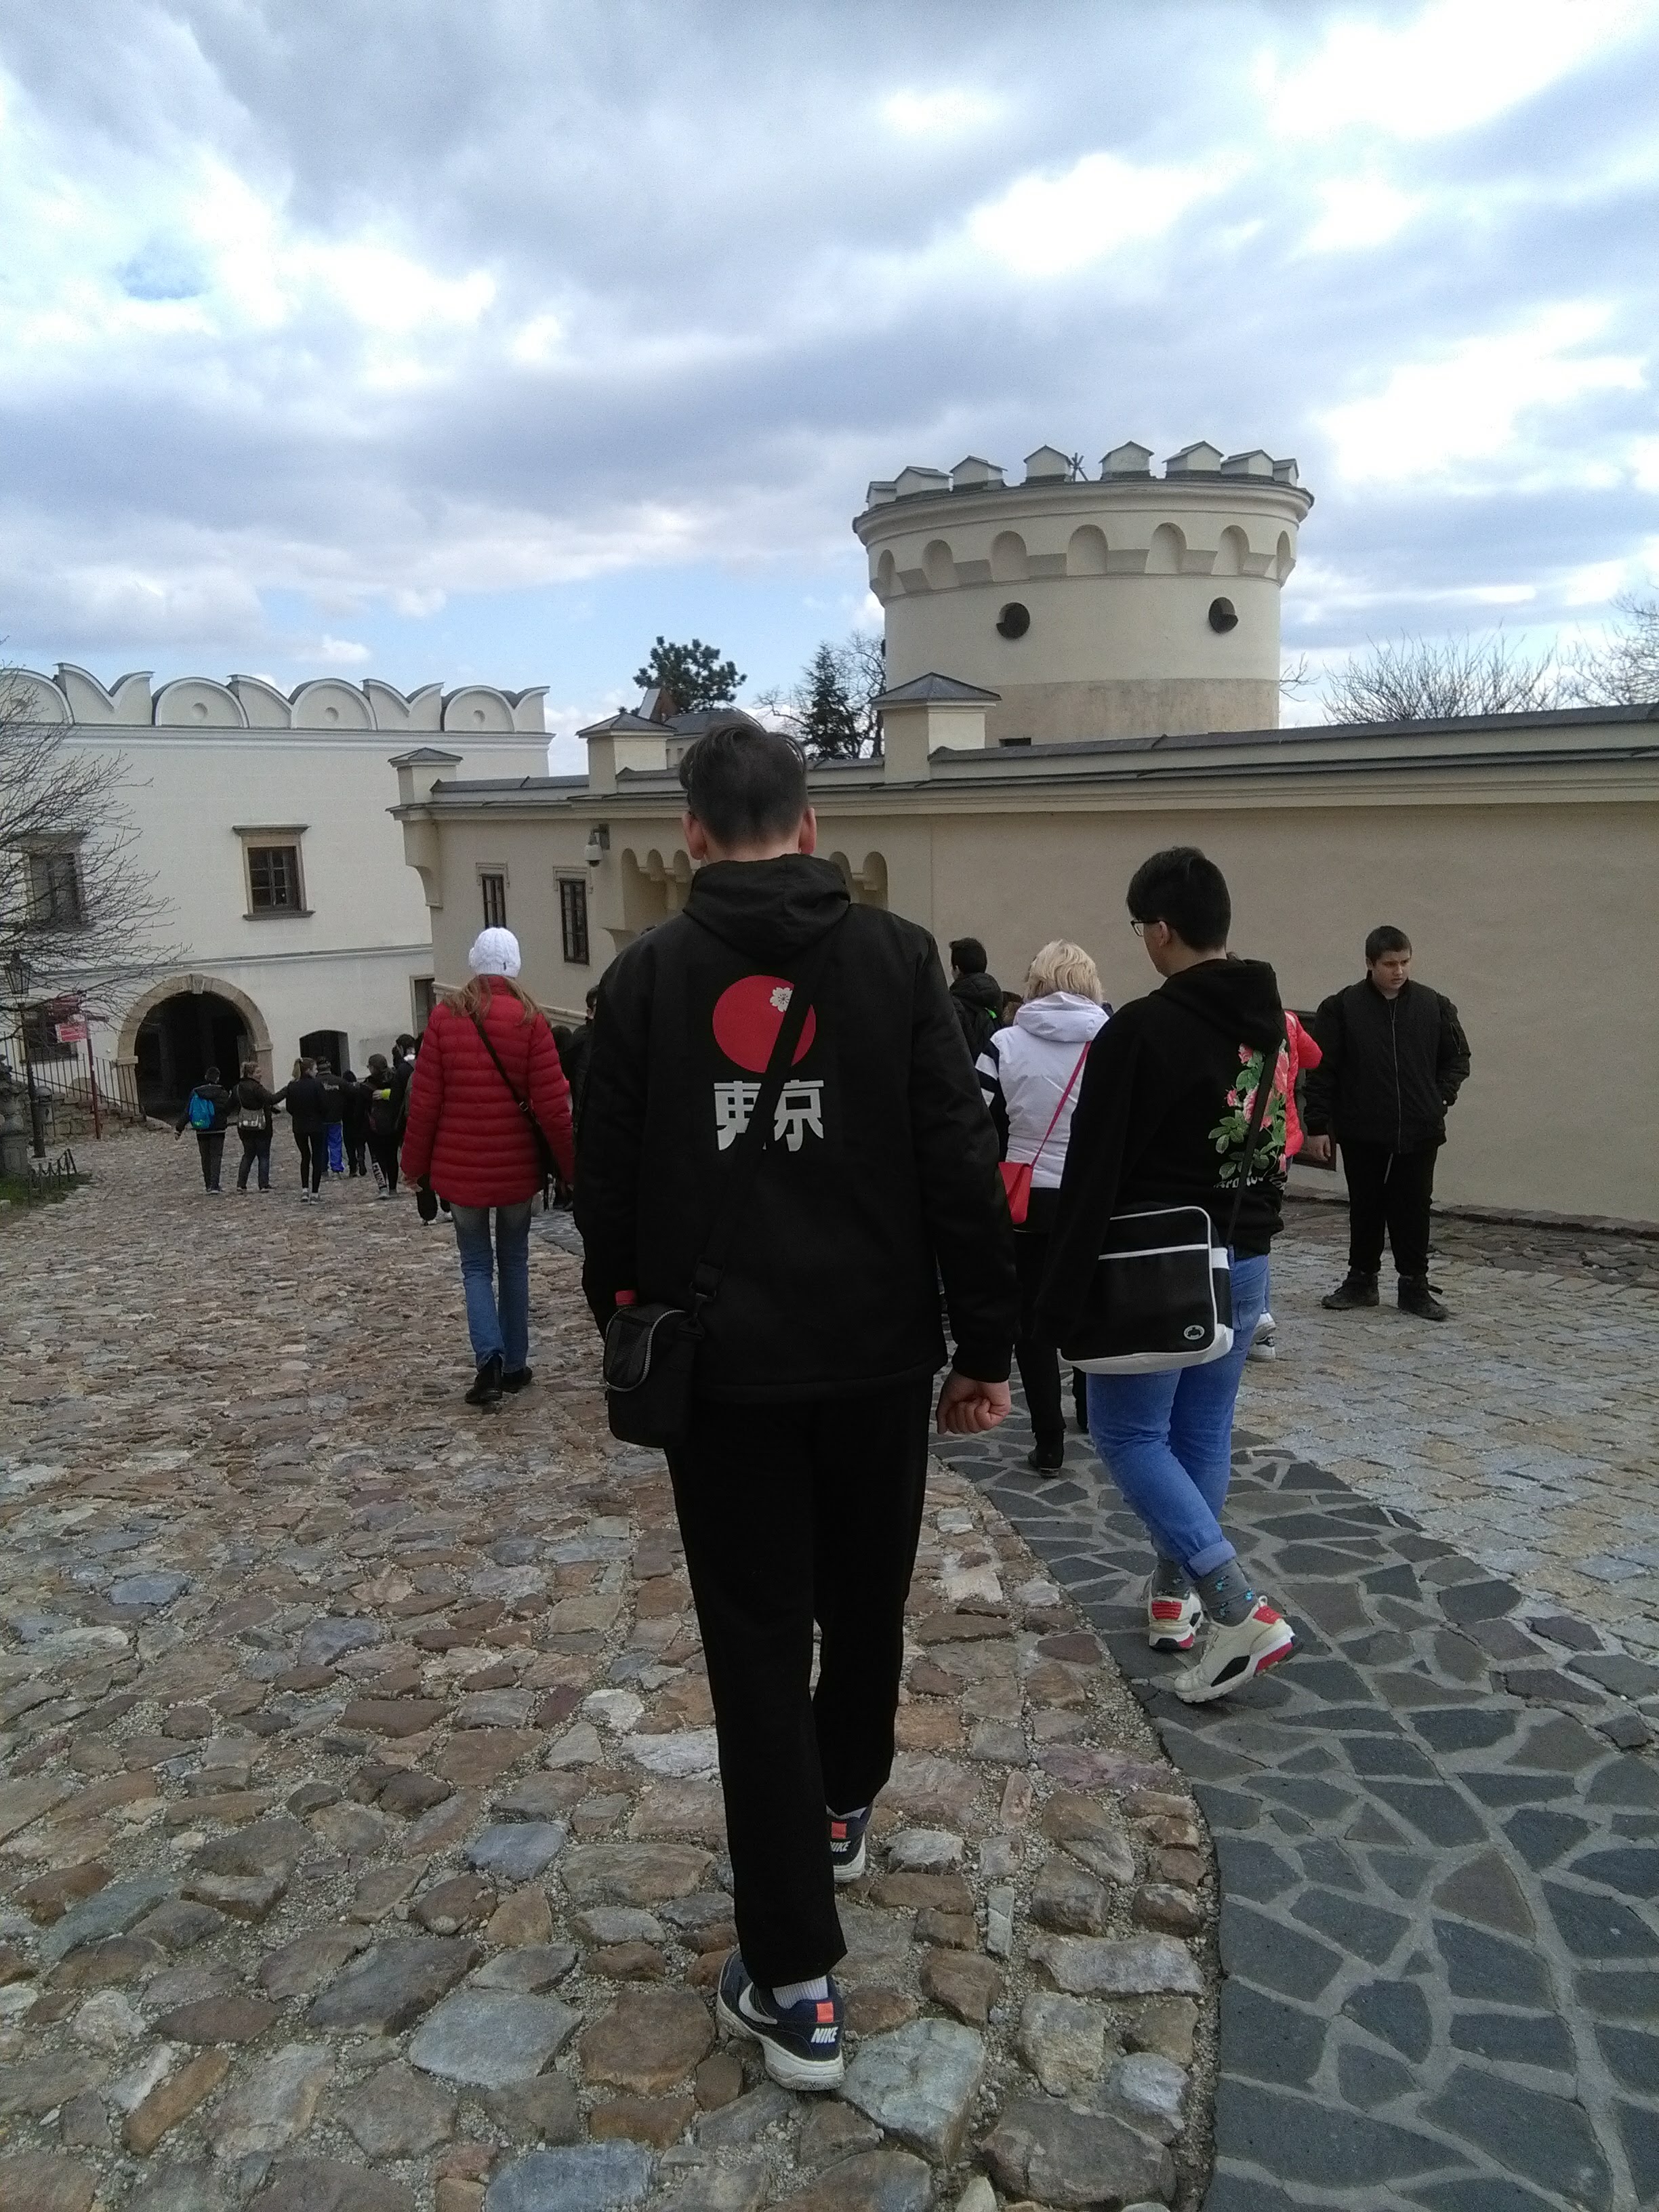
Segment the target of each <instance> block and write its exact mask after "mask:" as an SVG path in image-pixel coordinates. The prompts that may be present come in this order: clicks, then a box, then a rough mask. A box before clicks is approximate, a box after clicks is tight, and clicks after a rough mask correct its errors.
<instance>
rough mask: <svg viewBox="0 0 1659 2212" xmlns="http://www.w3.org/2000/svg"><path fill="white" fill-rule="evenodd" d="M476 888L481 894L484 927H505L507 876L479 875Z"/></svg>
mask: <svg viewBox="0 0 1659 2212" xmlns="http://www.w3.org/2000/svg"><path fill="white" fill-rule="evenodd" d="M478 888H479V890H481V891H482V892H483V924H484V927H485V928H486V929H505V928H506V927H507V878H506V877H505V876H504V875H480V877H479V878H478Z"/></svg>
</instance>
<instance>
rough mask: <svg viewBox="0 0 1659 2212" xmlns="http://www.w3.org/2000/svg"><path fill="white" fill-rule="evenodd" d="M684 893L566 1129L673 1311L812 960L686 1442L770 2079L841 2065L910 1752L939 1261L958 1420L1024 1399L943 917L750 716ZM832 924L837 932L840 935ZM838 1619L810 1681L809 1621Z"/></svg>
mask: <svg viewBox="0 0 1659 2212" xmlns="http://www.w3.org/2000/svg"><path fill="white" fill-rule="evenodd" d="M680 777H681V781H682V783H683V784H684V787H685V792H686V807H687V812H686V816H685V836H686V843H687V846H688V848H689V849H690V854H691V856H692V858H693V860H698V861H702V862H704V863H705V864H706V865H704V866H702V867H701V868H700V870H699V872H697V874H696V876H695V877H694V878H693V880H692V884H691V889H690V894H689V896H688V898H687V901H686V904H685V908H684V911H683V912H682V913H680V914H678V915H674V916H673V917H671V919H670V920H669V921H665V922H663V923H661V924H659V926H658V927H656V928H655V929H653V930H652V931H650V932H649V933H648V934H646V935H643V936H641V937H640V938H638V939H635V942H634V943H633V944H631V945H629V946H628V948H627V949H626V950H625V951H623V954H622V955H621V957H619V958H618V959H617V961H616V962H615V963H614V964H613V965H612V967H611V969H610V970H609V972H608V973H607V975H605V981H604V986H603V988H602V990H601V992H600V994H599V1004H598V1007H597V1010H596V1013H595V1018H594V1030H593V1049H592V1060H591V1062H590V1064H589V1067H588V1073H587V1085H586V1101H585V1105H584V1110H583V1114H582V1122H581V1133H580V1143H579V1146H578V1153H577V1170H576V1186H575V1212H576V1222H577V1225H578V1227H579V1228H580V1231H581V1234H582V1238H583V1243H584V1247H585V1251H586V1259H585V1263H584V1268H583V1285H584V1287H585V1289H586V1293H587V1297H588V1299H589V1302H590V1304H592V1310H593V1315H594V1318H595V1320H596V1321H597V1322H599V1325H600V1327H601V1328H603V1327H604V1326H605V1323H606V1322H607V1321H608V1320H609V1319H610V1317H611V1314H612V1313H613V1311H614V1310H615V1309H616V1306H617V1304H618V1303H619V1302H620V1303H623V1304H626V1303H629V1302H631V1301H632V1300H634V1299H635V1298H637V1299H639V1300H641V1301H652V1300H657V1299H661V1300H665V1301H667V1302H669V1303H671V1304H678V1305H685V1304H689V1303H690V1292H691V1277H692V1274H693V1271H694V1269H695V1267H696V1262H697V1260H698V1256H699V1254H700V1252H701V1250H702V1247H703V1244H704V1242H705V1240H706V1238H707V1237H708V1231H709V1228H710V1225H711V1222H712V1221H713V1219H714V1215H715V1211H716V1207H717V1204H718V1200H719V1195H720V1189H721V1187H722V1184H723V1182H724V1180H725V1170H726V1162H727V1155H728V1153H729V1152H731V1151H732V1147H733V1146H735V1144H736V1143H737V1140H738V1138H739V1136H740V1135H741V1134H742V1133H743V1131H744V1127H746V1125H747V1121H748V1115H749V1114H750V1110H751V1109H752V1107H753V1104H754V1102H755V1099H756V1097H757V1093H758V1091H759V1089H760V1085H761V1080H762V1076H763V1071H764V1069H765V1066H766V1064H767V1060H768V1059H769V1055H770V1053H771V1050H772V1047H773V1043H774V1042H775V1038H776V1036H777V1034H778V1030H779V1028H780V1025H781V1022H782V1019H783V1016H784V1012H785V1011H786V1010H787V1006H788V1004H789V998H790V994H791V992H792V989H793V984H792V982H791V981H790V978H791V976H792V975H798V974H799V972H800V969H801V967H802V964H803V962H804V961H809V960H810V961H813V962H815V963H821V964H819V965H817V971H816V976H815V980H814V981H812V984H811V993H812V1005H811V1012H810V1013H809V1014H808V1016H807V1018H806V1023H805V1028H804V1030H803V1031H802V1035H801V1040H800V1042H799V1046H798V1048H797V1050H796V1054H795V1062H794V1068H793V1073H792V1075H791V1077H790V1079H789V1080H788V1081H787V1083H786V1085H785V1086H784V1089H783V1091H782V1094H781V1097H780V1099H779V1103H778V1109H777V1112H776V1115H775V1120H774V1124H773V1129H772V1132H771V1133H770V1141H769V1144H768V1146H767V1148H766V1150H765V1152H764V1153H763V1157H762V1159H761V1162H760V1165H759V1169H758V1170H757V1174H756V1176H755V1179H754V1182H753V1184H752V1186H751V1188H750V1194H749V1196H748V1200H747V1202H746V1204H745V1206H744V1212H743V1216H742V1218H741V1220H740V1222H739V1223H738V1227H737V1230H736V1234H735V1237H734V1241H733V1243H732V1249H731V1251H730V1254H729V1255H728V1258H727V1261H726V1267H725V1272H724V1275H723V1278H722V1279H721V1281H720V1290H719V1294H718V1296H717V1297H715V1298H714V1301H713V1303H712V1304H709V1305H708V1307H707V1308H706V1310H705V1311H704V1314H703V1326H704V1329H705V1332H706V1334H705V1335H704V1337H703V1340H702V1344H701V1346H700V1347H699V1351H698V1355H697V1364H696V1374H695V1382H694V1389H695V1407H694V1412H693V1419H692V1429H691V1433H690V1438H689V1440H688V1441H687V1443H685V1444H684V1445H683V1446H679V1447H677V1448H674V1449H671V1450H670V1451H669V1454H668V1465H669V1473H670V1474H671V1478H672V1481H673V1486H674V1499H675V1505H676V1509H677V1510H678V1516H679V1524H680V1529H681V1534H682V1536H683V1539H684V1546H685V1557H686V1566H687V1570H688V1572H689V1574H690V1582H691V1592H692V1596H693V1599H694V1601H695V1602H696V1608H697V1619H698V1623H699V1626H700V1627H701V1629H702V1641H703V1650H704V1653H705V1655H706V1657H707V1661H708V1686H709V1692H710V1694H711V1696H712V1698H713V1699H714V1721H715V1726H716V1729H717V1730H718V1733H719V1739H720V1776H721V1780H722V1783H723V1784H724V1788H725V1795H726V1834H727V1838H728V1840H729V1844H730V1849H731V1854H732V1875H733V1905H734V1912H735V1917H736V1920H737V1926H738V1946H739V1948H738V1950H737V1951H735V1952H733V1954H732V1956H731V1957H730V1958H729V1959H728V1960H726V1966H725V1969H724V1971H723V1972H722V1974H721V1977H720V1989H719V1994H718V2000H717V2002H718V2008H719V2011H720V2018H721V2020H722V2021H724V2022H725V2024H726V2026H727V2027H730V2028H732V2029H734V2030H735V2031H736V2032H738V2033H741V2034H744V2035H748V2036H750V2037H753V2038H755V2039H757V2040H758V2041H759V2042H760V2043H761V2044H762V2045H763V2050H764V2053H765V2059H766V2064H767V2067H768V2069H769V2071H770V2072H771V2073H772V2075H774V2077H775V2079H776V2080H778V2081H782V2082H785V2083H787V2085H788V2086H790V2087H794V2088H829V2087H834V2086H835V2085H836V2082H837V2081H840V2079H841V2078H842V2051H841V2027H842V2007H841V1999H840V1996H839V1994H838V1992H837V1991H836V1989H835V1986H834V1984H832V1982H831V1981H830V1979H829V1970H830V1968H831V1967H832V1966H834V1965H835V1964H836V1960H838V1959H840V1958H841V1957H842V1954H843V1953H844V1951H845V1948H846V1946H845V1944H844V1942H843V1941H842V1929H841V1923H840V1921H839V1918H838V1917H837V1914H836V1902H835V1893H836V1882H837V1881H852V1880H854V1879H855V1878H856V1877H857V1876H858V1875H860V1873H861V1872H862V1871H863V1869H864V1865H865V1829H866V1825H867V1823H868V1820H869V1815H870V1808H871V1804H872V1800H873V1799H874V1797H875V1796H876V1793H877V1792H878V1790H880V1788H881V1787H882V1785H883V1784H884V1782H885V1781H886V1779H887V1777H888V1774H889V1771H890V1767H891V1765H892V1759H893V1731H894V1719H895V1714H896V1706H897V1699H898V1685H899V1669H900V1663H901V1659H902V1649H903V1610H904V1600H905V1595H906V1592H907V1590H908V1586H909V1580H910V1573H911V1569H912V1566H913V1564H914V1561H915V1547H916V1541H917V1534H918V1531H919V1528H920V1525H921V1510H922V1493H923V1487H924V1484H925V1481H926V1474H927V1433H928V1430H927V1423H928V1412H929V1408H930V1407H931V1405H932V1403H933V1377H934V1376H935V1374H936V1373H937V1371H938V1370H939V1368H940V1367H941V1366H942V1365H943V1364H945V1342H944V1339H943V1335H942V1334H941V1331H940V1326H939V1290H938V1280H939V1275H940V1274H942V1275H943V1278H944V1284H945V1300H946V1303H947V1305H948V1308H949V1311H950V1317H951V1329H952V1333H953V1334H954V1336H955V1340H956V1352H955V1358H954V1364H952V1366H951V1371H950V1373H949V1375H948V1376H947V1377H946V1379H945V1385H944V1388H943V1389H942V1391H941V1392H940V1395H939V1408H938V1419H939V1425H940V1426H941V1427H942V1428H944V1429H945V1430H948V1431H953V1432H956V1433H961V1434H969V1433H973V1432H975V1431H980V1430H984V1429H989V1428H991V1427H993V1426H994V1425H995V1424H996V1423H997V1422H999V1421H1000V1420H1001V1419H1003V1418H1004V1416H1005V1415H1006V1413H1007V1410H1008V1404H1009V1397H1008V1383H1007V1376H1008V1370H1009V1361H1010V1352H1011V1349H1012V1341H1013V1336H1014V1330H1015V1322H1016V1304H1017V1299H1016V1290H1015V1280H1014V1262H1013V1249H1012V1229H1011V1225H1010V1223H1009V1219H1008V1209H1007V1206H1006V1203H1005V1201H1004V1199H1003V1196H1002V1189H1001V1183H1000V1178H999V1176H998V1173H997V1145H996V1139H995V1135H994V1132H993V1129H992V1127H991V1121H990V1118H989V1116H988V1115H987V1114H986V1112H985V1109H984V1107H983V1105H982V1103H981V1099H980V1095H979V1088H978V1085H977V1083H976V1081H975V1076H974V1072H973V1068H972V1066H971V1063H970V1062H969V1058H968V1054H967V1053H966V1051H965V1050H964V1048H963V1039H962V1032H961V1030H960V1028H959V1026H958V1024H957V1018H956V1015H955V1012H954V1010H953V1008H952V1006H951V1000H950V998H949V995H948V994H947V993H946V990H945V979H944V975H943V974H942V972H941V970H940V968H939V957H938V953H937V951H936V950H935V948H934V945H933V940H932V939H931V938H929V937H928V936H927V933H925V932H924V931H923V930H921V929H919V928H917V927H915V925H914V924H913V923H910V922H908V921H902V920H901V919H900V918H899V916H898V915H893V914H888V913H886V912H884V911H882V910H881V909H879V908H873V907H864V906H860V907H855V906H852V905H850V903H849V901H848V893H847V889H846V886H845V884H843V882H842V877H841V875H840V872H839V871H838V870H837V869H836V868H835V867H833V866H830V865H829V863H828V862H825V861H823V860H815V859H813V858H812V857H811V854H812V849H813V845H814V842H815V839H816V836H817V825H816V823H815V820H814V817H813V814H812V811H811V807H810V806H809V805H808V804H807V792H806V776H805V764H804V763H803V760H802V757H801V754H800V751H799V748H798V747H797V746H795V745H794V744H792V743H791V742H790V740H789V739H788V738H784V737H781V736H780V735H778V734H777V733H776V732H771V731H767V730H763V729H760V728H759V727H757V726H756V725H755V724H754V723H752V722H750V721H749V720H747V719H746V718H744V720H740V721H738V720H734V721H732V722H725V723H717V724H715V725H714V727H712V728H711V729H710V730H709V731H708V732H706V733H705V734H704V735H703V736H702V737H701V738H699V739H698V741H697V743H696V744H695V745H693V746H692V747H691V748H690V750H689V751H688V752H687V754H686V756H685V757H684V761H683V763H682V764H681V769H680ZM831 931H833V932H834V935H833V937H831V938H829V942H828V944H827V945H826V944H825V942H824V940H825V938H826V933H829V932H831ZM815 1618H816V1620H817V1622H818V1625H819V1626H820V1629H821V1631H822V1643H821V1656H820V1667H819V1674H818V1682H817V1692H816V1694H815V1695H814V1694H812V1693H811V1669H812V1626H813V1621H814V1619H815Z"/></svg>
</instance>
